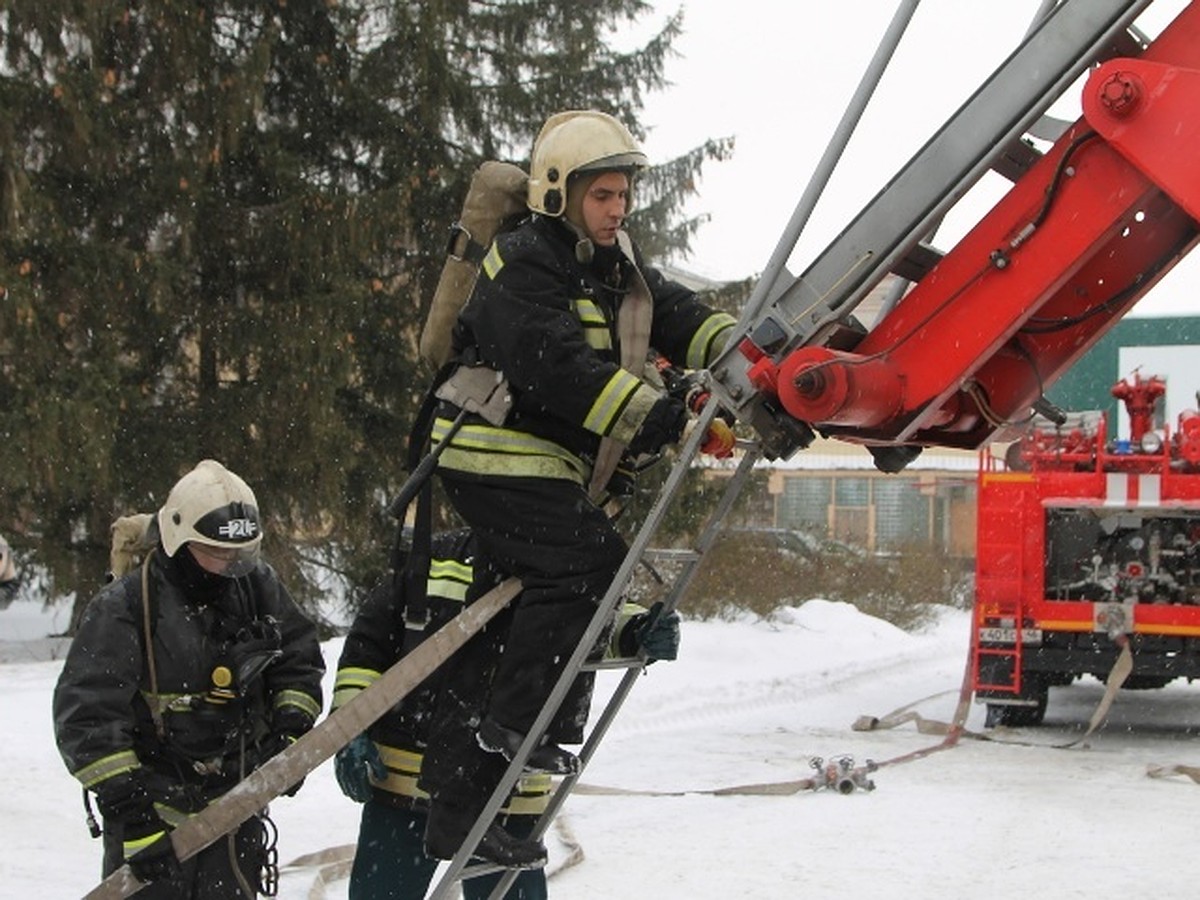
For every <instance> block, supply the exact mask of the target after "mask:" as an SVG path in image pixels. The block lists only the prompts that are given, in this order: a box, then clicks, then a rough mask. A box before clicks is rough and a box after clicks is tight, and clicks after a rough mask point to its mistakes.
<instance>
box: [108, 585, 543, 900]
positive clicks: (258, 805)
mask: <svg viewBox="0 0 1200 900" xmlns="http://www.w3.org/2000/svg"><path fill="white" fill-rule="evenodd" d="M520 591H521V583H520V581H518V580H517V579H515V578H509V579H507V580H506V581H503V582H501V583H500V584H499V585H497V586H496V587H494V588H493V589H492V590H490V591H488V592H487V593H486V594H484V595H483V596H482V597H480V598H479V599H478V600H477V601H475V602H474V603H472V604H471V605H470V606H467V607H465V608H464V609H463V610H462V612H460V613H459V614H458V615H456V616H455V617H454V618H453V619H451V620H450V621H449V622H447V623H446V624H445V625H443V626H442V627H441V628H439V629H438V630H437V631H436V632H435V633H434V634H432V635H430V636H429V637H428V638H426V639H425V640H424V641H422V642H421V643H420V644H419V645H418V646H417V647H416V648H415V649H413V651H412V652H411V653H409V654H408V655H406V656H405V657H404V658H403V659H401V660H400V661H399V662H397V663H396V664H395V665H394V666H392V667H391V668H390V669H388V670H387V671H386V672H384V673H383V675H381V676H380V677H379V679H378V680H377V681H376V682H375V683H374V684H372V685H371V686H370V687H368V688H366V689H365V690H363V691H360V692H359V693H358V695H357V696H355V697H354V699H352V700H351V701H350V702H349V703H347V704H346V705H345V706H343V707H342V708H340V709H339V710H337V711H336V712H335V713H333V714H332V715H330V716H329V717H328V718H326V719H324V720H323V721H322V722H320V723H318V724H317V725H315V726H314V727H313V729H312V730H311V731H309V732H308V734H306V735H304V736H303V737H301V738H300V739H299V740H298V741H296V743H294V744H292V745H291V746H290V747H288V748H287V749H286V750H284V751H283V752H282V753H280V754H278V755H277V756H273V757H272V758H271V759H269V760H267V762H265V763H264V764H263V765H262V766H260V767H259V768H257V769H255V770H254V771H253V772H251V773H250V774H249V775H248V776H247V777H246V778H245V779H244V780H243V781H242V782H241V783H239V784H237V785H236V786H235V787H233V788H232V789H231V790H230V791H229V792H228V793H226V794H223V795H222V796H220V797H218V798H217V799H216V800H214V801H213V802H212V803H210V804H209V805H208V806H207V807H205V808H204V809H203V810H201V811H200V812H198V813H196V815H194V816H191V817H189V818H188V819H187V820H186V821H184V822H183V823H181V824H180V825H179V826H178V827H177V828H175V829H174V830H173V831H172V832H171V844H172V845H173V846H174V848H175V855H176V856H177V857H178V858H179V859H180V860H181V861H182V860H185V859H190V858H191V857H193V856H195V855H196V854H197V853H199V852H200V851H201V850H203V849H204V848H205V847H207V846H209V845H210V844H212V843H213V842H214V841H216V840H218V839H219V838H221V837H222V836H223V835H225V834H227V833H228V832H230V831H232V830H233V829H235V828H237V827H238V826H239V825H241V824H242V823H243V822H245V821H246V820H247V819H249V818H250V817H251V816H252V815H254V814H255V813H256V812H257V811H258V810H260V809H262V808H263V807H264V806H266V805H267V804H268V803H269V802H270V801H271V800H273V799H274V798H276V797H278V796H279V795H280V794H282V793H283V792H284V791H286V790H287V789H288V788H290V787H292V786H293V785H295V784H296V783H298V782H299V781H300V780H301V779H303V778H305V777H306V776H307V775H308V774H309V773H310V772H312V771H313V770H314V769H316V768H317V766H319V765H321V763H323V762H325V760H327V759H329V758H330V757H331V756H333V755H334V754H335V753H337V751H338V750H340V749H341V748H342V747H344V746H345V745H346V744H348V743H349V742H350V741H351V740H353V739H354V738H355V737H357V736H358V735H359V734H361V733H362V732H363V731H364V730H366V729H367V728H368V727H369V726H370V725H371V724H373V723H374V722H375V721H376V720H378V719H379V718H381V717H382V716H383V715H384V714H385V713H386V712H387V711H388V710H389V709H391V708H392V707H393V706H394V705H395V704H396V703H397V702H399V700H400V699H401V698H403V697H404V696H406V695H407V694H408V693H409V692H410V691H412V690H413V689H414V688H415V687H417V685H419V684H420V683H421V682H422V681H424V680H425V679H426V678H427V677H429V675H430V674H431V673H432V672H433V671H434V670H435V669H437V668H438V666H440V665H441V664H442V663H444V662H445V661H446V660H447V659H449V658H450V656H451V654H453V653H454V652H455V651H456V650H458V649H459V648H460V647H462V645H463V644H465V643H466V642H467V640H468V639H469V638H470V637H471V636H472V635H474V634H475V633H476V632H478V631H479V630H480V629H481V628H483V626H484V625H486V624H487V623H488V622H489V621H491V619H492V618H493V617H495V616H496V614H497V613H499V612H500V611H501V610H502V609H504V607H506V606H507V605H508V604H509V603H510V602H511V601H512V599H513V598H514V597H516V596H517V594H519V593H520ZM144 886H145V885H144V884H143V883H142V882H140V881H138V880H137V879H136V878H134V877H133V873H132V872H131V871H130V870H129V866H122V867H121V868H120V869H118V870H117V871H116V872H113V873H112V874H111V875H109V876H108V877H107V878H105V879H104V880H103V881H102V882H100V884H98V885H97V886H96V887H94V888H92V890H90V891H89V892H88V893H87V894H85V895H84V900H116V898H120V897H129V896H131V895H132V894H135V893H137V892H138V891H139V890H141V889H142V888H143V887H144Z"/></svg>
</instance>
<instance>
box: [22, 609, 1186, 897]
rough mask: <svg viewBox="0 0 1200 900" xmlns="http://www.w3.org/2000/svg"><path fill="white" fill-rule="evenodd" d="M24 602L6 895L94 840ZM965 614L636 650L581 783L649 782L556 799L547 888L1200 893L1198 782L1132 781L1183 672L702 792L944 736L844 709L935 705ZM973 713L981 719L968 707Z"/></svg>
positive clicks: (1167, 736) (840, 620)
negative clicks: (62, 748)
mask: <svg viewBox="0 0 1200 900" xmlns="http://www.w3.org/2000/svg"><path fill="white" fill-rule="evenodd" d="M32 606H33V604H27V603H26V604H22V603H16V604H14V605H13V607H10V608H9V609H8V610H5V611H2V612H0V653H2V654H3V656H0V658H3V659H6V660H8V663H7V664H6V665H4V666H3V669H2V670H0V671H2V672H3V682H2V683H3V685H4V687H5V690H4V691H3V692H2V693H0V722H3V723H4V731H5V739H4V743H3V747H4V749H3V756H2V757H0V758H2V759H3V766H0V839H2V840H3V846H4V852H3V854H2V855H0V896H2V897H13V898H25V897H34V896H40V897H46V898H60V897H61V898H67V897H78V896H81V895H82V894H84V893H85V892H86V891H87V890H88V889H89V888H90V887H91V886H92V885H93V884H94V883H95V882H96V881H97V876H98V871H99V855H100V852H99V845H98V843H97V842H94V841H92V840H90V839H89V838H88V835H87V831H86V829H85V826H84V823H83V817H82V811H81V806H80V800H79V790H78V787H77V786H76V784H75V783H74V782H73V781H72V780H71V779H70V777H69V776H68V775H67V773H66V771H65V769H64V768H63V766H62V763H61V760H60V758H59V756H58V754H57V752H56V751H55V749H54V743H53V737H52V733H51V725H50V693H51V690H52V689H53V685H54V681H55V678H56V677H57V674H58V671H59V668H60V666H61V662H57V661H53V660H51V661H40V662H39V661H33V657H35V656H36V655H37V654H38V653H41V654H45V653H46V652H47V651H50V652H52V651H53V649H54V645H53V644H52V643H51V642H45V641H41V642H39V643H38V644H35V645H29V644H25V643H14V641H17V640H18V639H20V640H22V641H23V640H25V639H28V638H41V637H42V636H44V635H45V634H46V633H47V631H48V630H53V628H54V625H53V624H51V625H47V623H46V622H45V620H44V618H42V617H41V616H40V615H37V614H36V610H32V609H31V607H32ZM967 624H968V619H967V614H966V613H962V612H957V611H953V610H946V611H945V612H944V614H943V615H942V616H941V618H940V621H939V624H938V625H937V626H936V627H934V628H931V629H930V630H929V631H927V632H926V633H923V634H919V635H910V634H905V633H903V632H901V631H898V630H897V629H895V628H893V627H891V626H890V625H887V624H886V623H883V622H880V621H878V620H875V619H871V618H868V617H865V616H863V615H861V614H859V613H858V612H857V611H856V610H855V609H854V608H853V607H850V606H846V605H843V604H830V603H825V602H823V601H812V602H809V603H807V604H805V605H804V606H803V607H800V608H799V609H796V610H792V611H790V612H789V613H788V615H786V616H785V617H783V618H781V619H780V620H779V621H776V622H773V623H764V622H751V621H745V622H738V623H699V622H693V623H685V630H684V642H683V648H682V658H681V659H680V660H679V661H677V662H674V663H660V664H657V665H655V666H653V667H651V669H650V670H649V671H648V673H647V675H646V676H645V678H644V679H643V680H642V682H641V683H640V684H639V685H638V686H637V688H636V689H635V690H634V692H633V693H632V695H631V696H630V698H629V701H628V702H627V703H626V706H625V709H624V710H623V711H622V713H621V715H620V716H619V717H618V718H617V720H616V723H615V724H614V726H613V729H612V731H611V732H610V733H609V736H608V738H607V740H606V741H605V743H604V744H603V745H602V747H601V748H600V750H599V751H598V753H597V754H596V757H595V758H594V760H593V762H592V765H591V766H590V767H589V769H588V771H587V772H586V773H585V775H584V779H583V781H584V782H585V783H586V784H587V785H591V786H595V787H609V788H622V789H625V790H631V791H642V792H646V794H634V795H630V794H625V795H621V794H617V793H610V794H604V793H600V794H587V795H584V794H582V793H576V794H575V795H574V796H572V797H571V798H570V799H569V801H568V802H567V804H566V806H565V809H564V811H563V814H562V815H561V816H560V819H559V823H558V824H559V825H560V826H562V829H561V830H556V832H555V834H554V836H553V837H552V838H551V840H550V841H549V844H550V847H551V867H552V869H554V868H556V867H561V868H560V871H558V872H557V873H556V874H554V875H553V876H552V878H551V882H550V893H551V895H552V897H553V898H554V900H584V898H587V900H592V898H599V897H630V896H637V897H653V898H688V900H716V898H721V900H728V898H733V897H747V898H780V900H783V898H789V900H790V898H795V897H803V898H806V900H832V898H839V900H840V898H860V897H861V898H868V897H887V898H889V900H907V898H922V900H930V898H954V900H971V898H980V900H982V898H987V900H993V898H1009V897H1020V896H1022V895H1029V896H1036V897H1038V898H1049V900H1067V898H1081V900H1106V898H1114V900H1116V898H1120V900H1131V898H1142V897H1153V898H1156V900H1174V898H1194V897H1195V896H1197V884H1198V881H1200V859H1198V854H1197V853H1196V851H1195V838H1194V822H1195V810H1196V805H1197V801H1198V800H1200V793H1197V791H1198V790H1200V787H1198V786H1197V785H1195V784H1193V783H1192V782H1191V781H1189V780H1186V779H1183V778H1179V777H1176V778H1169V779H1151V778H1149V777H1147V775H1146V767H1147V765H1148V764H1164V765H1173V764H1187V765H1198V764H1200V747H1197V746H1196V739H1197V735H1198V734H1200V688H1197V687H1192V686H1187V685H1183V684H1178V685H1171V686H1169V687H1168V688H1166V689H1165V690H1162V691H1152V692H1140V693H1129V692H1126V693H1123V694H1122V695H1121V696H1120V697H1119V698H1118V700H1117V702H1116V704H1115V705H1114V707H1113V710H1112V712H1111V714H1110V716H1109V719H1108V722H1107V724H1106V725H1105V726H1104V727H1103V728H1102V729H1101V730H1100V731H1098V732H1097V733H1095V734H1093V735H1092V736H1091V737H1090V738H1089V739H1088V740H1087V742H1086V743H1085V744H1084V745H1083V746H1081V747H1077V748H1075V749H1070V750H1063V749H1054V748H1053V747H1052V746H1051V745H1053V744H1061V743H1065V742H1067V741H1070V740H1072V739H1073V738H1075V737H1078V736H1079V735H1080V734H1081V733H1082V731H1083V730H1084V727H1085V725H1086V722H1087V720H1088V718H1089V716H1090V715H1091V712H1092V710H1093V709H1094V708H1095V706H1096V704H1097V703H1098V702H1099V700H1100V697H1101V695H1102V686H1101V685H1100V684H1099V683H1098V682H1095V681H1088V682H1084V683H1081V684H1077V685H1074V686H1072V687H1068V688H1056V689H1054V690H1053V691H1052V692H1051V699H1050V708H1049V713H1048V715H1047V723H1046V725H1045V726H1044V727H1042V728H1039V729H1024V730H1020V731H1007V732H1005V733H1000V732H999V731H994V732H991V733H990V735H989V736H990V737H992V738H993V739H994V740H990V741H981V740H974V739H966V740H964V741H962V742H961V743H960V744H959V746H957V747H955V748H953V749H948V750H943V751H941V752H935V753H932V754H930V755H928V756H925V757H923V758H920V759H916V760H914V761H911V762H905V763H903V764H896V765H885V766H884V767H883V768H881V769H880V770H879V771H877V772H875V773H874V775H873V776H872V777H873V779H874V782H875V785H876V789H875V790H874V791H872V792H866V791H862V790H860V791H856V792H854V793H852V794H849V795H846V796H843V795H840V794H836V793H833V792H829V791H822V792H817V793H813V792H801V793H796V794H791V795H782V796H762V795H753V794H744V793H733V794H730V795H722V796H717V795H714V794H713V793H712V791H714V790H715V789H719V788H728V787H738V786H744V785H751V784H760V783H775V782H789V781H795V780H798V779H801V778H804V777H806V776H807V775H809V774H811V770H810V768H809V762H808V761H809V759H810V758H811V757H814V756H820V757H824V758H831V757H839V756H842V755H850V756H853V757H855V759H856V761H858V762H860V763H861V762H863V761H865V760H866V759H872V760H875V761H887V760H890V759H893V758H895V757H898V756H902V755H905V754H909V753H911V752H913V751H917V750H921V749H923V748H929V747H933V746H935V745H937V744H939V743H940V741H941V738H940V737H937V736H935V735H928V734H920V733H918V731H917V730H916V728H915V727H914V726H913V725H912V724H907V725H903V726H901V727H898V728H895V729H891V730H883V731H865V732H857V731H853V730H852V729H851V727H850V726H851V724H852V723H853V722H854V721H855V720H856V719H857V718H858V717H859V716H860V715H873V716H879V717H882V716H885V715H886V714H888V713H890V712H893V711H895V710H897V709H899V708H901V707H905V706H908V705H909V704H916V705H915V707H914V708H915V709H916V710H917V711H918V712H919V713H920V714H921V715H922V716H923V717H925V718H927V719H935V720H943V721H948V720H949V719H950V718H951V717H952V715H953V710H954V705H955V703H956V700H957V693H958V688H959V685H960V683H961V679H962V669H963V664H964V657H965V651H966V645H967ZM31 632H32V633H31ZM21 648H30V649H26V650H25V651H24V653H25V656H24V658H25V659H29V660H30V661H22V660H23V657H22V650H21ZM339 650H340V641H333V642H330V643H329V644H328V645H327V646H326V653H327V659H328V662H329V667H330V671H331V672H332V669H333V666H334V664H335V663H336V658H337V653H338V652H339ZM608 674H610V673H606V675H608ZM610 683H611V682H610ZM967 727H968V729H970V730H973V731H981V730H982V729H983V709H982V707H973V708H972V711H971V715H970V719H969V720H968V723H967ZM651 792H659V793H660V794H666V793H675V792H683V793H682V795H681V796H655V795H654V794H653V793H651ZM357 813H358V808H357V807H356V806H355V805H354V804H352V803H351V802H350V801H348V800H346V799H345V798H343V797H342V795H341V794H340V793H339V792H338V789H337V786H336V783H335V781H334V778H333V772H332V768H331V767H330V766H329V765H328V764H327V765H326V766H323V767H322V768H321V769H319V770H318V771H317V772H316V773H314V774H313V775H312V776H311V777H310V778H309V779H308V781H307V782H306V784H305V787H304V789H303V791H301V793H300V794H299V795H298V796H297V797H295V798H292V799H283V800H280V801H278V802H277V803H275V804H273V806H272V817H273V818H274V819H275V821H276V823H277V824H278V826H279V830H280V835H281V836H280V842H279V851H280V858H281V860H283V861H292V860H296V859H299V858H302V857H303V856H304V855H307V854H317V853H320V852H321V851H333V852H330V853H326V854H325V857H324V858H323V859H324V860H326V861H327V860H328V859H330V858H336V857H337V856H338V853H337V848H339V847H343V846H344V845H347V844H350V843H352V842H353V840H354V837H355V833H356V830H357ZM559 835H569V836H572V837H573V839H574V841H575V842H577V844H578V846H579V848H580V849H581V850H582V854H583V857H582V860H580V861H578V862H575V863H573V864H570V865H566V866H565V867H563V865H564V862H565V861H566V851H565V849H564V845H563V843H562V841H561V840H560V838H559ZM322 884H323V885H324V886H323V887H322ZM279 896H280V898H283V900H301V898H307V900H322V898H324V900H344V898H345V897H346V882H345V880H344V879H340V878H339V877H338V872H337V867H336V866H335V865H332V864H327V865H319V864H317V863H316V862H314V863H311V864H308V865H300V866H294V867H292V868H289V869H287V870H286V871H285V873H284V876H283V879H282V884H281V887H280V891H279Z"/></svg>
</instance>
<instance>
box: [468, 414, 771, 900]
mask: <svg viewBox="0 0 1200 900" xmlns="http://www.w3.org/2000/svg"><path fill="white" fill-rule="evenodd" d="M714 411H715V405H714ZM709 421H711V419H710V420H709ZM697 431H699V429H697ZM758 458H759V452H758V448H757V445H754V444H750V445H748V446H747V447H746V452H745V453H743V455H742V458H741V459H740V460H739V462H738V466H737V469H736V470H735V471H734V473H733V475H732V476H730V479H729V483H728V484H727V485H726V487H725V490H724V492H723V493H722V495H721V498H720V500H719V501H718V503H717V506H716V507H715V508H714V509H713V512H712V514H711V515H710V516H709V518H708V521H707V522H706V524H705V527H704V529H703V531H702V532H701V534H700V537H699V538H698V539H697V540H696V547H695V550H696V552H695V553H694V554H693V555H691V556H690V557H689V558H688V559H686V560H685V561H684V565H683V568H682V571H680V573H679V574H678V575H677V576H676V577H675V579H674V580H673V582H672V584H671V587H670V589H669V590H668V592H667V597H666V599H665V600H664V601H663V610H664V612H670V611H672V610H674V609H676V608H677V607H678V605H679V603H680V601H681V600H682V599H683V597H684V596H685V595H686V594H687V592H688V590H689V589H690V588H691V585H692V583H693V581H694V580H695V577H696V575H697V574H698V573H699V570H700V565H701V564H702V563H703V561H704V556H705V554H706V553H707V551H708V550H709V549H710V548H711V547H712V545H713V544H714V543H715V542H716V540H717V538H718V537H719V536H720V533H721V530H722V527H723V525H724V521H725V519H726V517H727V516H728V514H729V511H730V510H731V509H732V508H733V504H734V503H736V502H737V498H738V497H739V496H740V495H741V491H742V488H743V487H745V484H746V482H747V480H748V479H749V476H750V473H751V472H752V471H753V469H754V463H755V462H756V461H757V460H758ZM682 462H683V460H682V458H681V460H680V461H678V462H676V464H675V465H676V467H679V468H681V469H682V471H683V472H684V473H686V470H687V468H688V465H690V462H689V463H688V464H684V465H681V463H682ZM680 477H681V478H682V475H681V476H680ZM648 522H649V520H647V523H648ZM642 530H643V531H646V530H647V524H643V526H642ZM656 530H657V522H656V523H655V527H654V529H653V530H652V531H651V532H650V533H649V534H647V535H646V538H647V541H646V542H645V545H646V546H648V542H649V539H650V538H652V537H653V532H654V531H656ZM639 559H640V557H639ZM630 571H631V572H632V571H633V570H632V569H630ZM618 583H619V580H614V582H613V585H614V587H615V586H616V585H617V584H618ZM625 587H626V585H621V590H620V591H618V592H617V596H620V595H621V594H623V593H624V590H625ZM610 590H611V589H610ZM625 662H626V668H627V671H626V672H625V674H624V675H623V676H622V678H621V681H620V683H619V684H618V685H617V688H616V690H615V691H614V692H613V695H612V696H611V697H610V698H609V700H608V702H607V703H605V705H604V708H603V709H602V710H601V713H600V715H599V716H598V717H597V719H596V723H595V724H594V725H593V726H592V728H591V730H590V731H589V732H588V737H587V740H586V741H585V742H584V745H583V748H582V750H581V751H580V753H579V762H580V767H579V772H577V773H575V774H574V775H568V776H566V777H564V778H563V780H562V781H561V782H560V783H559V786H558V788H557V789H556V790H555V792H554V795H553V796H552V797H551V798H550V803H549V805H548V806H547V807H546V810H545V811H544V812H543V813H542V815H541V816H540V817H539V818H538V822H537V824H536V825H535V826H534V830H533V836H534V837H538V838H540V837H541V836H542V835H544V834H545V833H546V831H547V830H548V829H549V827H550V823H551V822H553V821H554V819H555V817H556V816H557V815H558V812H559V810H560V809H561V808H562V806H563V804H564V803H566V801H567V799H568V798H569V796H570V794H571V792H572V791H573V790H574V788H575V785H576V784H577V783H578V781H579V779H580V777H581V776H582V774H583V772H584V771H585V770H586V769H587V766H588V763H589V762H590V761H591V759H592V756H593V755H594V754H595V752H596V749H597V748H598V747H599V746H600V743H601V742H602V741H603V740H604V738H605V737H606V736H607V734H608V730H609V728H610V727H611V726H612V723H613V721H614V720H615V719H616V717H617V714H618V713H619V712H620V711H621V708H622V706H624V704H625V700H626V699H627V698H628V696H629V693H630V691H632V690H633V686H634V684H636V683H637V681H638V676H639V675H641V674H642V672H643V671H644V669H645V667H646V660H645V657H644V656H642V655H641V654H640V653H639V656H638V657H637V659H636V660H633V661H632V663H633V664H632V665H630V664H629V663H630V661H628V660H627V661H625ZM516 877H517V873H516V872H515V871H509V872H506V873H505V875H504V876H503V877H502V878H501V879H500V881H499V882H498V883H497V884H496V886H495V888H493V889H492V892H491V893H490V894H489V895H488V897H489V900H502V898H503V897H504V894H505V892H506V891H507V890H508V888H509V887H511V886H512V883H513V882H514V881H515V880H516Z"/></svg>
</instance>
